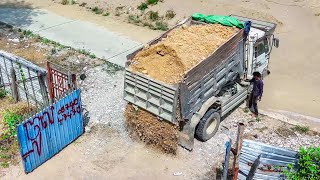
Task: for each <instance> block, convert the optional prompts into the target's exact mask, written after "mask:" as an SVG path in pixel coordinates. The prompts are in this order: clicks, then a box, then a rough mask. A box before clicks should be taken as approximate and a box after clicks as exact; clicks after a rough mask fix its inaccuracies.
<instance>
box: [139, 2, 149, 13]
mask: <svg viewBox="0 0 320 180" xmlns="http://www.w3.org/2000/svg"><path fill="white" fill-rule="evenodd" d="M147 8H148V4H147V3H144V2H143V3H141V4H140V5H139V6H138V9H139V10H140V11H144V10H146V9H147Z"/></svg>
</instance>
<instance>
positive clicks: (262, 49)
mask: <svg viewBox="0 0 320 180" xmlns="http://www.w3.org/2000/svg"><path fill="white" fill-rule="evenodd" d="M268 52H269V46H268V42H267V40H264V41H261V42H259V43H257V44H256V46H255V47H254V57H255V58H257V57H258V56H260V55H261V54H263V53H268Z"/></svg>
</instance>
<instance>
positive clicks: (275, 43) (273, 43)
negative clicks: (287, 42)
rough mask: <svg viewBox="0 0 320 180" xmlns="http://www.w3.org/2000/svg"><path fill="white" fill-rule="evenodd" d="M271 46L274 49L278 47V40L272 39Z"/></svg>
mask: <svg viewBox="0 0 320 180" xmlns="http://www.w3.org/2000/svg"><path fill="white" fill-rule="evenodd" d="M272 45H273V46H274V47H276V48H278V47H279V39H278V38H273V39H272Z"/></svg>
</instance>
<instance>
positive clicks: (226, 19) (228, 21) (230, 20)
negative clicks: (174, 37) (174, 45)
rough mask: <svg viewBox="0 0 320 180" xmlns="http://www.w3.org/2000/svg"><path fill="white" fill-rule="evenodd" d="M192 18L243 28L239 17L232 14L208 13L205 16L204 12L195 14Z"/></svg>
mask: <svg viewBox="0 0 320 180" xmlns="http://www.w3.org/2000/svg"><path fill="white" fill-rule="evenodd" d="M192 19H193V20H196V21H201V22H206V23H211V24H222V25H224V26H229V27H232V26H235V27H237V28H240V29H242V28H243V24H242V23H239V21H238V19H236V18H234V17H230V16H216V15H208V16H205V15H203V14H199V13H196V14H193V15H192Z"/></svg>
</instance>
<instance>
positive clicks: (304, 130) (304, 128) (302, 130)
mask: <svg viewBox="0 0 320 180" xmlns="http://www.w3.org/2000/svg"><path fill="white" fill-rule="evenodd" d="M290 129H291V130H292V131H295V132H299V133H301V134H305V133H307V132H308V131H309V130H310V129H309V127H308V126H299V125H296V126H294V127H292V128H290Z"/></svg>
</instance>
